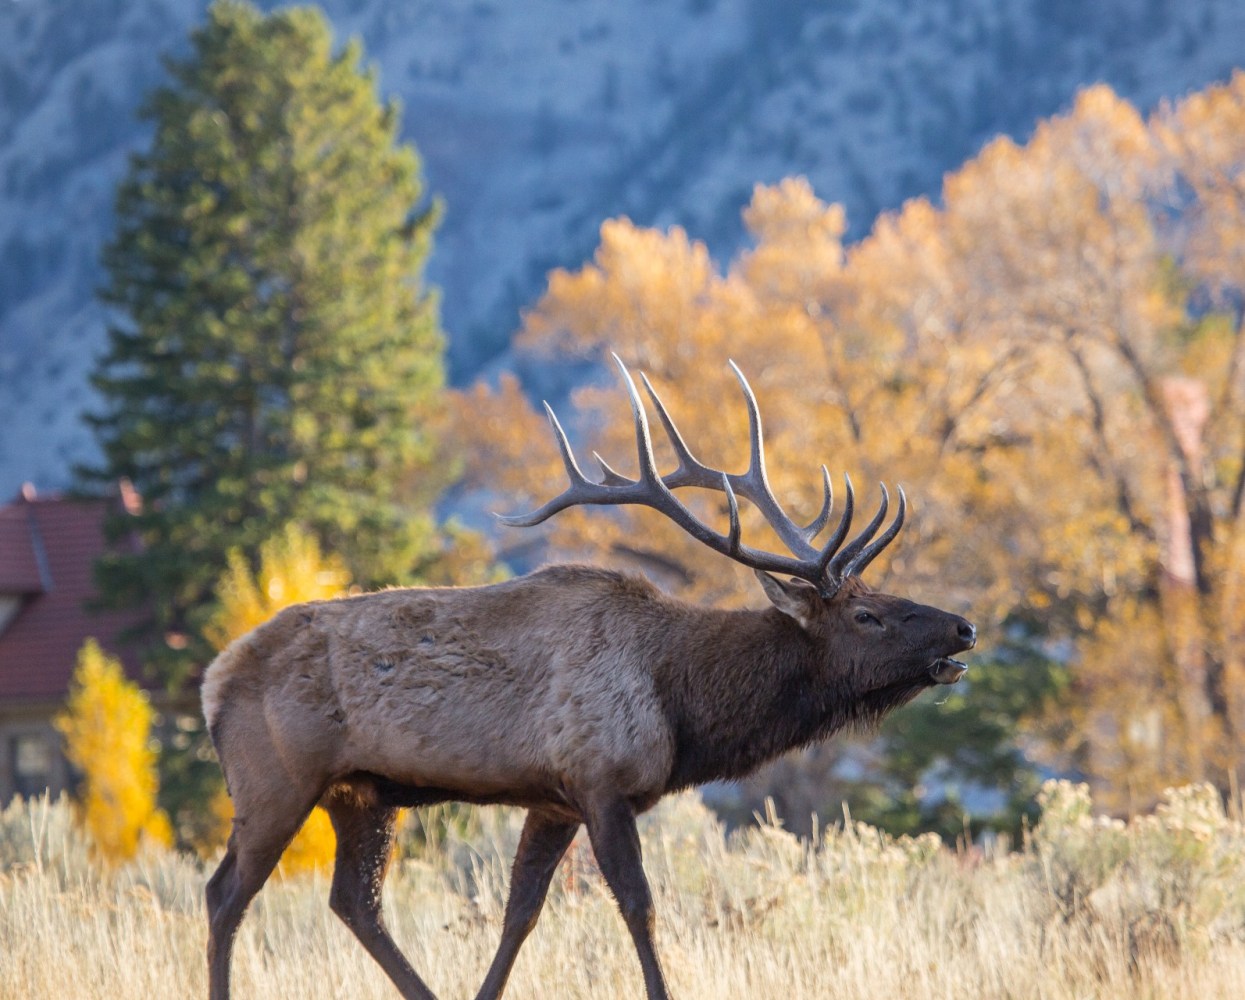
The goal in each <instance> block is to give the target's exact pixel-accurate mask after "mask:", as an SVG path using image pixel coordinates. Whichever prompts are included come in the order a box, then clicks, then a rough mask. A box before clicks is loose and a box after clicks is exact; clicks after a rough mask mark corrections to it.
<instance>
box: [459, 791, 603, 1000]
mask: <svg viewBox="0 0 1245 1000" xmlns="http://www.w3.org/2000/svg"><path fill="white" fill-rule="evenodd" d="M578 829H579V823H578V821H575V820H571V821H567V820H563V819H558V818H557V817H554V816H550V815H548V814H546V813H541V812H538V811H537V810H532V811H531V812H529V813H528V814H527V819H526V820H525V821H524V824H523V835H522V836H521V837H520V839H519V849H518V851H516V852H515V856H514V867H513V868H512V869H511V872H510V895H509V897H508V898H507V900H506V916H505V918H504V920H503V923H502V932H501V943H500V944H499V945H498V946H497V954H496V955H495V956H494V958H493V962H492V964H491V965H490V966H489V970H488V975H487V976H486V977H485V979H484V985H483V986H481V987H480V992H479V993H477V994H476V1000H496V998H497V997H499V996H501V991H502V990H503V989H504V988H505V986H506V980H507V978H509V976H510V970H511V968H512V967H513V966H514V960H515V957H516V956H517V955H518V954H519V948H520V947H521V946H522V944H523V942H524V940H526V938H527V936H528V934H530V933H531V932H532V928H533V927H535V926H536V919H537V917H539V916H540V911H541V908H542V907H543V906H544V903H545V896H546V895H547V894H548V892H549V883H550V882H551V881H552V880H553V873H554V871H556V870H557V867H558V862H559V861H561V860H562V855H563V854H565V853H566V849H567V848H568V847H570V845H571V841H572V840H574V839H575V832H576V831H577V830H578Z"/></svg>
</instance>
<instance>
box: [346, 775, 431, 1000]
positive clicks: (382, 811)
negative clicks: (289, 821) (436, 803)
mask: <svg viewBox="0 0 1245 1000" xmlns="http://www.w3.org/2000/svg"><path fill="white" fill-rule="evenodd" d="M325 809H326V810H327V811H328V814H329V818H330V819H331V820H332V821H333V832H334V833H335V834H336V835H337V859H336V861H335V862H334V865H333V887H332V889H330V890H329V906H330V907H331V908H332V910H333V912H334V913H336V914H337V916H338V917H340V918H341V920H342V923H344V924H345V925H346V926H347V927H349V928H350V930H351V931H352V932H353V933H354V936H355V937H357V938H358V939H359V942H360V943H361V944H362V945H363V947H364V948H366V949H367V951H368V954H369V955H371V956H372V958H374V959H376V962H377V963H378V964H379V965H380V967H381V968H382V969H384V970H385V974H386V975H387V976H388V977H389V978H390V979H392V980H393V984H394V985H395V986H396V987H397V988H398V992H399V993H401V994H402V996H403V997H405V998H406V1000H436V997H434V996H433V994H432V991H431V990H429V989H428V987H427V986H426V985H425V984H424V981H423V980H422V979H420V978H419V975H418V974H417V973H416V972H415V970H414V969H413V968H411V965H410V963H409V962H408V961H407V960H406V956H405V955H403V954H402V952H401V951H400V950H399V949H398V946H397V945H396V944H395V943H394V941H393V938H391V937H390V936H389V931H388V929H387V928H386V927H385V922H384V919H383V917H382V915H381V905H380V895H381V887H382V886H383V885H384V882H385V874H386V872H387V871H388V869H389V858H390V857H391V856H392V854H393V838H394V823H395V821H396V819H397V813H398V811H397V809H393V808H390V807H386V806H363V805H359V804H356V803H354V802H351V801H348V800H346V799H343V798H329V800H328V801H327V802H325Z"/></svg>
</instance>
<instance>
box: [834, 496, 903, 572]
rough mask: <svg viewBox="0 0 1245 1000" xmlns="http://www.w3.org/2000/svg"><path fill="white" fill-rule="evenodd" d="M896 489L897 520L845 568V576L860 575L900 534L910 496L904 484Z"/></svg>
mask: <svg viewBox="0 0 1245 1000" xmlns="http://www.w3.org/2000/svg"><path fill="white" fill-rule="evenodd" d="M896 489H897V490H898V491H899V510H898V511H897V512H896V513H895V520H893V521H892V522H891V524H890V527H889V528H887V529H886V530H885V531H884V532H882V534H881V535H879V536H878V537H877V539H875V540H874V541H873V542H872V543H870V544H869V546H868V547H867V548H866V549H865V550H864V551H863V552H861V553H860V555H858V556H857V557H856V558H855V559H853V560H852V561H851V562H850V563H849V564H848V565H847V566H846V567H845V568H844V570H843V576H844V577H848V576H852V575H859V574H860V573H861V572H862V571H863V570H864V568H865V567H866V566H868V565H869V563H871V562H873V560H874V559H875V558H876V557H877V555H878V554H879V553H880V552H881V551H882V550H883V549H884V548H886V546H888V545H889V544H890V543H891V542H892V541H894V539H895V536H896V535H898V534H899V529H900V528H902V527H903V520H904V514H906V513H907V511H908V498H907V497H906V496H905V495H904V491H903V487H902V486H898V487H896Z"/></svg>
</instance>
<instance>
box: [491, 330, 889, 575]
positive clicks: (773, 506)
mask: <svg viewBox="0 0 1245 1000" xmlns="http://www.w3.org/2000/svg"><path fill="white" fill-rule="evenodd" d="M613 358H614V361H615V363H616V364H617V365H618V370H619V371H620V372H621V373H622V377H623V383H624V384H625V386H626V388H627V395H628V397H629V398H630V400H631V412H632V415H633V416H634V418H635V436H636V450H637V452H638V453H639V462H640V475H639V478H638V479H628V478H627V477H626V476H623V475H620V474H619V473H617V472H615V471H614V470H613V469H612V468H610V466H609V465H608V464H606V462H605V460H604V459H603V458H601V456H600V455H597V454H596V453H595V452H594V453H593V457H595V458H596V460H597V462H598V463H599V464H600V466H601V471H602V474H603V478H602V480H601V482H599V483H594V482H592V481H591V480H589V479H588V478H587V477H586V476H585V475H584V474H583V472H582V471H581V470H580V468H579V463H578V462H576V461H575V455H574V453H573V452H572V451H571V446H570V443H569V442H568V441H567V438H566V432H565V431H563V430H562V425H561V424H560V423H558V418H557V416H556V415H555V414H554V412H553V409H552V408H551V407H550V406H549V404H548V403H546V404H545V412H546V413H547V414H548V415H549V422H550V424H551V425H552V426H553V433H554V436H555V437H556V438H557V441H558V448H559V449H560V451H561V452H562V462H563V464H564V465H565V466H566V474H567V477H568V478H569V479H570V485H569V486H568V487H567V488H566V490H565V491H563V492H562V493H561V494H559V495H558V496H556V497H554V498H553V499H552V500H550V501H549V502H548V503H546V504H544V505H543V506H542V507H540V508H538V509H537V510H534V511H532V513H530V514H524V515H518V516H510V517H502V516H500V515H499V520H500V521H501V523H502V524H506V525H510V526H511V527H516V528H526V527H530V526H532V525H534V524H539V523H540V522H541V521H544V520H545V519H546V518H549V517H552V516H553V515H554V514H556V513H558V512H559V511H562V510H566V509H567V508H568V507H576V506H579V505H581V504H605V505H611V506H617V505H622V504H636V505H639V506H644V507H651V508H653V509H654V510H656V511H659V512H660V513H662V514H664V515H665V516H666V517H668V518H669V519H670V520H671V521H673V522H674V523H675V524H677V525H678V526H679V527H680V528H682V529H683V530H684V531H686V532H687V533H688V534H689V535H691V536H692V537H693V538H695V539H696V540H697V541H699V542H703V543H704V544H705V545H707V546H709V548H711V549H713V550H714V551H715V552H720V553H722V554H723V555H725V556H728V557H730V558H731V559H734V560H735V561H736V562H739V563H742V564H743V565H745V566H750V567H752V568H753V569H761V570H769V571H771V572H775V573H785V574H787V575H789V576H795V577H800V578H801V579H804V580H807V581H809V582H810V583H812V584H813V585H814V586H816V587H817V588H818V590H819V591H820V592H821V594H822V595H823V596H825V597H830V596H832V595H833V594H834V593H835V592H836V591H837V590H838V589H839V587H841V586H842V584H843V581H844V580H846V579H847V578H848V577H849V576H852V575H854V574H858V573H860V572H861V571H862V570H863V569H864V568H865V567H866V566H868V565H869V563H870V562H872V561H873V559H874V558H875V557H876V556H877V555H878V553H879V552H881V551H882V550H883V549H884V548H886V546H887V545H889V544H890V543H891V541H892V540H893V539H894V537H895V536H896V535H897V534H899V529H900V528H901V527H902V526H903V520H904V514H905V512H906V510H907V498H906V497H905V496H904V492H903V488H902V487H900V488H899V510H898V511H897V513H896V515H895V519H894V520H893V521H892V522H891V524H890V526H889V527H888V528H887V529H886V530H885V531H884V532H882V534H881V535H879V536H878V537H877V538H874V537H873V536H874V535H875V534H877V530H878V528H880V527H881V526H882V522H883V521H884V520H885V519H886V513H887V509H888V507H889V505H890V496H889V494H888V493H887V491H886V486H885V485H882V486H881V489H882V502H881V504H880V505H879V506H878V511H877V513H876V514H875V515H874V516H873V520H871V521H870V522H869V523H868V524H867V525H866V526H865V528H864V530H863V531H861V532H860V534H858V535H857V536H856V537H855V538H853V539H852V540H851V541H850V542H849V543H848V544H847V545H846V546H845V547H844V548H842V549H841V550H840V548H839V547H840V546H841V545H842V544H843V540H844V539H845V538H846V537H847V533H848V531H849V529H850V528H851V523H852V513H853V510H854V506H855V494H854V491H853V490H852V481H851V479H850V478H849V477H848V476H846V475H844V477H843V479H844V482H845V484H846V493H847V497H846V500H845V502H844V505H843V514H842V516H841V517H840V518H839V523H838V525H837V527H835V529H834V532H833V533H832V534H831V535H830V537H829V538H827V539H826V541H825V543H824V544H823V545H821V546H820V547H818V546H816V545H814V544H813V540H814V539H815V538H816V537H817V536H818V535H819V534H820V533H821V531H822V529H824V528H825V526H826V524H827V523H828V522H829V520H830V513H831V510H832V509H833V506H834V497H833V491H832V489H831V486H830V473H829V472H828V471H827V469H826V467H825V466H824V465H823V466H822V467H821V475H822V492H823V500H822V505H821V512H820V513H819V514H818V515H817V516H816V517H815V518H814V519H813V520H812V521H811V522H810V523H809V524H807V525H804V526H803V527H801V526H800V525H798V524H796V523H795V522H794V521H793V520H792V519H791V518H790V517H789V516H788V515H787V514H786V512H785V511H784V510H783V509H782V505H781V504H780V503H779V502H778V498H777V497H775V496H774V492H773V490H772V489H771V488H770V485H769V477H768V476H767V474H766V471H765V443H764V439H763V437H762V433H761V414H760V411H759V410H758V408H757V402H756V397H755V396H754V395H753V394H752V388H751V386H749V385H748V380H747V379H746V378H744V374H743V372H741V371H740V370H739V368H738V366H737V365H736V364H735V362H733V361H732V362H730V366H731V370H732V371H734V373H735V377H736V378H738V379H739V384H740V386H741V388H742V389H743V393H744V399H745V401H746V402H747V404H748V432H749V434H748V436H749V439H750V448H751V460H750V461H749V463H748V470H747V471H746V472H744V473H743V474H742V475H739V474H731V473H727V472H721V471H718V470H717V469H711V468H709V467H708V466H707V465H704V464H702V463H701V462H700V461H698V460H697V459H696V457H695V456H694V455H693V454H692V452H691V450H690V449H689V448H688V446H687V444H686V442H684V440H683V436H682V435H681V434H680V433H679V430H678V428H677V427H676V426H675V424H674V421H673V420H672V419H671V418H670V414H669V412H668V411H667V410H666V407H665V404H663V403H662V401H661V397H659V396H658V395H657V392H656V390H655V389H654V388H653V386H652V384H651V383H650V382H649V380H648V378H647V377H645V375H644V374H643V373H641V375H640V379H641V381H642V382H643V383H644V388H645V391H647V393H648V395H649V398H650V399H651V400H652V401H653V405H654V406H655V407H656V408H657V415H658V416H659V417H660V418H661V423H662V426H663V427H664V428H665V431H666V436H667V438H668V439H669V441H670V444H671V446H672V447H673V448H674V453H675V455H676V456H677V458H678V460H679V467H678V468H677V469H675V470H674V472H671V473H670V474H668V475H666V476H662V475H660V474H659V473H658V472H657V461H656V459H655V458H654V457H653V442H652V437H651V436H650V434H649V425H648V414H647V412H646V411H645V408H644V403H643V402H642V401H641V399H640V395H639V393H638V392H637V391H636V386H635V381H634V380H633V379H632V377H631V373H630V372H629V371H628V370H627V366H626V365H624V364H623V363H622V360H621V359H620V358H619V357H618V355H617V354H615V355H613ZM685 486H695V487H699V488H701V489H709V490H718V491H721V492H722V493H725V494H726V502H727V507H728V510H729V513H730V527H729V530H728V532H727V534H725V535H722V534H719V533H718V532H716V531H714V530H713V529H712V528H710V527H708V526H707V525H705V524H703V523H701V522H700V521H699V520H698V519H697V518H696V516H695V515H694V514H693V513H692V512H691V511H690V510H688V509H687V507H686V506H684V505H683V503H682V502H681V501H680V500H679V499H678V498H677V497H676V496H675V495H674V493H673V491H674V490H676V489H679V488H681V487H685ZM737 496H741V497H743V498H744V499H746V500H748V501H749V502H751V503H752V504H753V505H754V506H755V507H756V508H757V509H758V510H759V511H760V512H761V515H762V516H763V517H764V518H765V520H766V521H767V522H768V523H769V525H770V527H771V528H773V529H774V532H775V534H777V535H778V537H779V539H781V540H782V543H783V544H784V545H786V546H787V548H788V549H790V551H791V553H792V554H791V555H781V554H778V553H773V552H766V551H763V550H761V549H754V548H752V547H751V546H750V545H745V544H744V543H743V542H742V541H741V539H740V530H739V504H738V501H737V499H736V497H737Z"/></svg>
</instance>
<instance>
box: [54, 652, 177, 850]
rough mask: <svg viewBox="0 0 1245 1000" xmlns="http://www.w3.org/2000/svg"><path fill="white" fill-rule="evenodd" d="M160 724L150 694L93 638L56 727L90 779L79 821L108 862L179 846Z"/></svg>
mask: <svg viewBox="0 0 1245 1000" xmlns="http://www.w3.org/2000/svg"><path fill="white" fill-rule="evenodd" d="M154 719H155V710H154V709H153V708H152V707H151V703H150V701H149V700H148V698H147V695H146V693H145V692H144V691H143V690H142V689H141V688H139V687H138V685H137V684H134V683H133V682H132V681H129V680H127V679H126V676H125V672H124V671H123V670H122V668H121V663H120V661H119V660H117V659H115V658H114V657H111V656H108V655H107V654H106V653H105V652H104V651H103V650H102V649H101V648H100V647H99V644H98V643H96V642H95V640H94V639H88V640H87V642H86V643H85V644H84V645H83V647H82V649H81V650H80V651H79V653H78V664H77V666H76V667H75V669H74V673H73V679H72V681H71V682H70V689H69V698H68V701H67V702H66V705H65V710H64V711H63V712H62V713H61V714H60V715H58V716H57V718H56V720H55V722H56V728H57V729H59V730H60V731H61V733H62V734H63V735H64V737H65V755H66V756H67V757H68V758H69V761H70V763H71V764H73V766H74V767H75V768H76V769H77V770H78V771H79V772H81V774H82V787H81V791H80V794H79V799H78V806H77V810H76V815H77V817H78V820H79V822H80V823H81V825H82V826H83V828H84V829H85V830H86V831H87V833H88V835H89V836H90V839H91V843H92V845H93V846H94V848H95V850H96V851H97V852H98V855H99V857H101V858H102V859H104V860H105V861H109V862H119V861H126V860H129V859H130V858H132V857H134V856H135V854H137V853H138V851H139V849H140V847H142V846H143V844H144V843H152V844H156V845H160V846H165V847H167V846H169V845H170V844H171V843H172V841H173V828H172V825H171V824H170V823H169V819H168V817H167V816H166V815H165V814H164V813H163V812H162V811H161V810H160V809H158V808H157V807H156V792H157V791H158V789H159V779H158V777H157V776H156V756H157V755H156V749H155V745H154V744H153V742H152V736H151V726H152V722H153V721H154Z"/></svg>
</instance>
